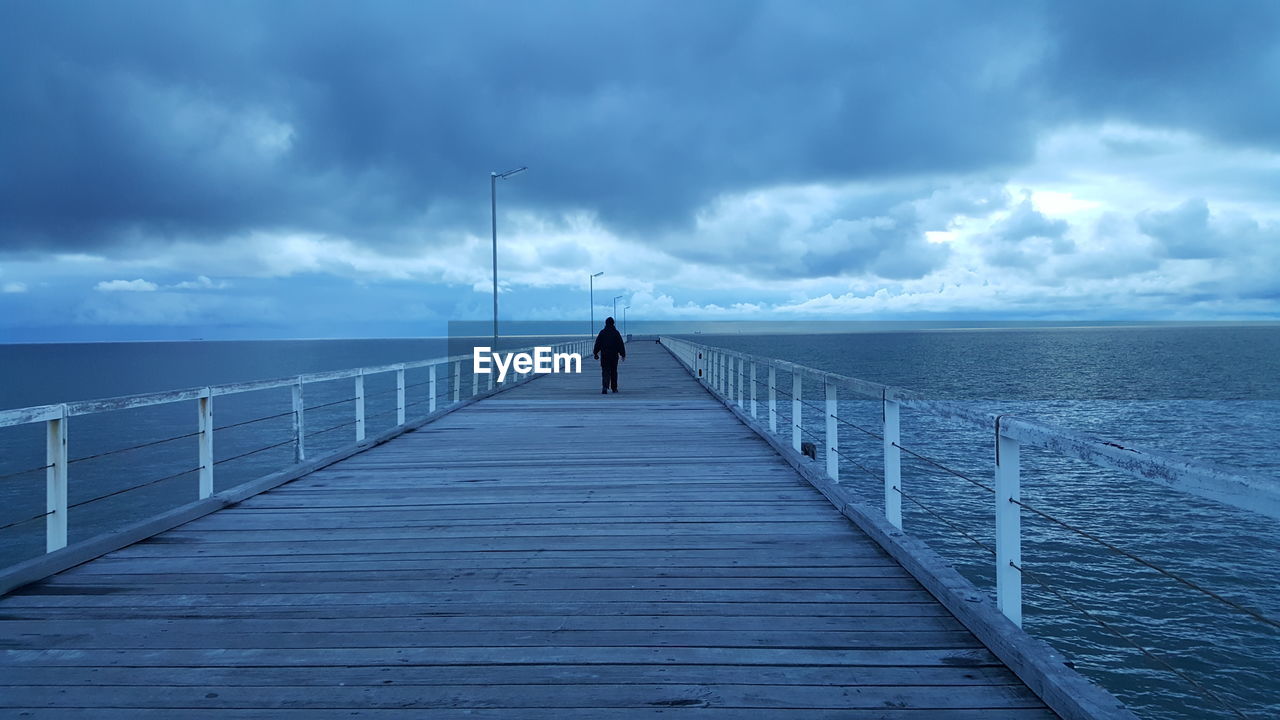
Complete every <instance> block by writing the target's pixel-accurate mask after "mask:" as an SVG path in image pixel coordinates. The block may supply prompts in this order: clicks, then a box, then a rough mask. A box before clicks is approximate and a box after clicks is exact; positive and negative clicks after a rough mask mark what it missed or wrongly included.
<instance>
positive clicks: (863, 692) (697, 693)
mask: <svg viewBox="0 0 1280 720" xmlns="http://www.w3.org/2000/svg"><path fill="white" fill-rule="evenodd" d="M157 690H159V692H157ZM111 694H112V703H113V705H114V706H116V707H134V708H136V707H153V708H154V707H160V708H165V707H174V706H175V705H177V706H178V707H191V706H198V707H206V708H210V707H213V708H276V707H280V708H335V707H346V708H361V709H365V708H371V709H372V708H404V707H413V708H493V707H506V708H520V709H522V710H523V709H526V708H572V707H576V708H602V709H603V708H609V709H614V708H648V707H654V706H666V707H693V708H700V709H701V708H708V707H722V708H747V707H749V708H788V707H803V708H810V709H829V710H841V709H845V710H848V709H857V710H873V709H880V708H884V707H898V708H918V709H929V710H938V709H944V710H949V709H992V708H1037V707H1040V702H1039V700H1038V699H1037V698H1036V697H1035V696H1034V695H1032V694H1031V692H1030V691H1028V690H1027V689H1026V688H1024V687H1021V686H1018V685H1000V686H978V687H975V686H967V685H952V686H944V687H933V686H919V685H915V686H906V687H902V686H893V685H888V686H885V685H871V686H862V687H850V686H840V685H834V686H833V685H794V684H785V685H748V686H741V685H729V684H693V685H691V684H650V685H645V684H631V683H627V684H601V683H592V684H581V685H569V684H562V685H530V684H524V683H522V684H491V685H474V684H468V685H411V686H404V685H399V684H387V685H384V686H383V687H378V688H369V687H360V686H356V687H350V686H347V685H339V686H321V687H307V686H273V687H252V686H251V687H224V686H220V685H206V686H203V687H202V686H177V687H173V686H168V687H163V688H140V687H137V686H132V685H129V686H124V687H116V688H112V690H111ZM3 702H4V703H15V704H22V705H31V706H37V707H67V706H70V707H76V706H78V705H79V704H80V703H81V702H82V701H80V700H78V699H77V698H76V697H75V696H68V694H67V693H63V692H61V691H60V690H59V689H58V688H55V687H48V686H37V687H29V688H14V689H13V690H12V691H11V694H10V695H9V697H7V698H6V699H5V700H4V701H3Z"/></svg>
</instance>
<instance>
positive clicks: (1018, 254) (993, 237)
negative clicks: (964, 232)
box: [985, 192, 1075, 268]
mask: <svg viewBox="0 0 1280 720" xmlns="http://www.w3.org/2000/svg"><path fill="white" fill-rule="evenodd" d="M1031 197H1032V196H1031V193H1030V192H1026V193H1024V194H1023V197H1022V201H1021V202H1020V203H1018V204H1017V205H1016V206H1015V207H1014V208H1013V210H1012V211H1011V212H1009V213H1008V214H1007V215H1005V216H1004V218H1003V219H1001V220H1000V221H999V222H997V223H996V224H995V225H994V226H993V227H992V228H991V232H990V233H988V234H987V235H986V237H985V243H986V245H987V247H986V252H985V257H986V260H987V262H989V263H991V264H992V265H994V266H995V267H1012V268H1033V267H1036V266H1037V265H1040V264H1042V263H1044V262H1045V261H1046V260H1048V259H1049V257H1051V256H1053V255H1062V254H1066V253H1070V252H1071V251H1072V250H1074V249H1075V244H1074V243H1073V242H1072V241H1071V240H1070V239H1069V238H1067V237H1066V233H1067V229H1068V227H1069V226H1068V224H1067V222H1066V221H1065V220H1061V219H1051V218H1049V217H1047V216H1045V215H1044V214H1043V213H1041V212H1040V211H1039V210H1037V209H1036V208H1035V206H1034V204H1033V203H1032V199H1031Z"/></svg>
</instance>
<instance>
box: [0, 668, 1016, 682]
mask: <svg viewBox="0 0 1280 720" xmlns="http://www.w3.org/2000/svg"><path fill="white" fill-rule="evenodd" d="M333 672H334V670H333V668H332V667H331V666H325V665H319V666H314V667H272V668H260V667H211V668H206V667H201V668H189V667H153V668H137V667H129V668H122V667H101V668H62V669H60V670H59V672H58V673H57V674H56V675H55V674H53V673H50V672H49V671H48V670H47V669H45V668H41V667H10V668H6V669H5V673H4V674H3V675H0V686H24V685H26V686H53V687H65V686H69V685H94V686H109V685H125V686H128V685H137V686H142V687H149V686H166V687H180V686H184V685H197V686H203V685H220V686H223V687H254V686H273V685H305V686H311V687H321V686H323V685H324V684H325V683H326V682H328V681H329V680H330V679H331V675H332V674H333ZM519 674H520V678H521V680H522V681H523V682H525V683H526V684H531V685H532V684H538V683H543V684H547V685H563V684H575V683H588V682H592V683H623V682H633V683H646V684H647V683H699V684H700V683H732V684H735V685H747V686H750V685H771V684H781V683H786V682H791V683H794V684H797V685H846V686H858V685H893V684H895V683H897V684H900V685H931V686H935V687H943V686H950V685H979V686H981V685H1018V684H1020V683H1019V681H1018V679H1017V678H1016V677H1015V676H1014V675H1013V673H1011V672H1009V671H1008V670H1007V669H1005V668H1001V667H929V668H913V667H841V668H839V671H838V672H833V669H832V668H831V667H830V666H803V665H800V666H797V665H783V666H779V665H521V666H520V667H519ZM512 675H513V672H512V669H511V668H506V667H502V666H467V665H454V666H450V665H403V664H399V665H396V664H393V665H373V666H367V667H347V668H343V670H342V682H343V683H345V684H346V685H348V686H353V687H357V686H382V685H388V684H401V685H488V684H491V683H492V684H497V683H504V682H506V683H509V682H511V681H512ZM388 681H390V682H388Z"/></svg>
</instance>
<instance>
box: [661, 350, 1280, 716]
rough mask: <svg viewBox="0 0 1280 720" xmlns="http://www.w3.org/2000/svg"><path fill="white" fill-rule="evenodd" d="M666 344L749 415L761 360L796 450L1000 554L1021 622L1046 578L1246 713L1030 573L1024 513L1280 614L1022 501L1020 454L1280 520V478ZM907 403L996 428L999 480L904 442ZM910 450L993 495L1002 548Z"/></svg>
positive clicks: (1000, 587)
mask: <svg viewBox="0 0 1280 720" xmlns="http://www.w3.org/2000/svg"><path fill="white" fill-rule="evenodd" d="M661 342H662V343H663V344H664V345H665V346H666V347H668V348H669V349H670V350H671V352H672V353H673V354H674V355H675V357H676V358H677V359H679V360H680V361H681V362H682V363H683V364H684V365H685V366H686V367H687V368H688V370H689V372H690V373H691V374H692V375H693V376H694V377H695V378H697V379H698V380H699V381H701V382H702V383H704V384H705V385H706V387H707V389H708V390H709V391H711V392H712V393H714V394H716V395H718V396H719V397H720V398H721V399H722V400H723V401H724V402H725V403H726V404H728V405H730V406H734V405H736V406H737V408H738V409H739V410H740V411H741V412H743V413H744V414H745V413H749V414H750V416H751V417H752V418H753V419H759V404H758V403H757V393H758V389H759V388H758V387H757V386H759V385H761V382H760V381H759V380H758V377H759V376H760V375H761V373H760V368H767V370H768V381H767V383H764V384H763V386H764V387H765V388H766V389H767V393H768V428H769V432H770V433H773V434H775V435H776V434H777V432H778V425H779V422H778V414H777V396H778V394H782V395H783V396H784V397H786V398H789V399H790V400H791V402H792V405H791V417H790V418H789V420H790V422H789V423H788V424H789V425H790V426H791V428H790V433H791V437H792V447H793V449H794V450H795V451H796V452H797V453H798V452H800V451H801V448H802V442H801V439H802V438H803V437H806V436H807V437H809V438H812V440H813V445H814V446H815V448H819V447H824V446H825V454H824V455H817V456H816V457H815V460H817V461H818V462H823V461H825V471H826V475H827V477H829V478H830V479H831V480H832V481H834V482H837V483H838V482H840V474H839V469H840V461H841V460H844V461H845V462H847V463H849V464H850V465H852V466H853V467H856V468H857V469H858V470H860V471H862V472H863V473H865V474H866V475H868V476H870V477H872V478H874V479H876V480H878V481H881V482H882V483H883V484H884V493H885V506H884V507H885V510H884V513H885V519H886V520H888V521H889V522H890V523H891V524H893V525H894V526H896V527H897V528H899V529H901V528H902V511H901V501H902V500H903V499H905V500H907V501H908V502H909V503H911V504H912V505H914V506H916V507H918V508H919V509H920V510H921V511H922V512H924V513H926V514H927V515H929V516H931V517H933V518H934V519H936V520H937V521H939V522H940V523H942V524H943V525H945V526H946V527H948V528H950V529H951V530H952V531H954V532H956V533H957V534H959V535H960V536H962V537H964V538H965V539H967V540H968V541H970V542H972V543H973V544H974V545H976V546H978V547H979V548H981V549H982V550H983V551H985V552H986V553H988V554H990V555H991V556H992V557H993V559H994V561H995V575H996V605H997V607H998V608H999V610H1000V611H1001V612H1002V613H1004V614H1005V616H1007V617H1008V618H1009V619H1010V620H1011V621H1013V622H1014V623H1016V624H1018V625H1021V624H1022V578H1023V576H1024V575H1025V576H1026V577H1027V578H1029V579H1031V580H1033V581H1034V582H1036V583H1038V584H1041V585H1043V586H1044V587H1045V589H1046V590H1047V591H1049V592H1051V593H1052V594H1054V595H1055V596H1057V597H1058V598H1059V599H1060V600H1062V601H1063V602H1064V603H1065V604H1068V605H1070V606H1071V607H1072V608H1074V609H1076V610H1077V611H1079V612H1081V613H1083V614H1084V615H1085V616H1086V617H1088V618H1089V619H1091V620H1093V621H1094V622H1098V623H1099V624H1100V625H1102V627H1103V628H1104V629H1106V630H1107V631H1108V632H1111V633H1112V634H1115V635H1116V636H1117V637H1118V638H1120V639H1121V640H1123V641H1124V642H1126V643H1127V644H1130V645H1132V646H1133V647H1135V648H1137V649H1138V650H1139V651H1140V652H1141V653H1143V654H1144V655H1146V656H1147V657H1149V658H1151V659H1153V660H1154V661H1156V662H1158V664H1159V665H1161V666H1162V667H1164V668H1165V669H1167V670H1168V671H1170V672H1172V673H1173V674H1175V675H1176V676H1177V677H1179V678H1181V679H1182V680H1183V681H1185V682H1187V683H1188V684H1189V685H1190V686H1192V688H1194V689H1195V691H1196V692H1199V693H1200V694H1201V695H1203V696H1205V697H1206V698H1209V699H1211V700H1213V701H1215V702H1216V703H1218V704H1220V705H1222V706H1223V707H1224V708H1226V709H1227V710H1228V711H1230V712H1232V713H1234V714H1236V715H1237V716H1240V717H1244V716H1243V715H1242V714H1241V713H1240V711H1239V710H1238V709H1236V708H1235V707H1233V706H1231V705H1230V704H1229V703H1227V702H1226V701H1225V700H1224V699H1223V698H1222V697H1221V696H1219V695H1218V694H1216V693H1213V692H1212V691H1210V690H1209V689H1208V688H1206V687H1205V686H1204V685H1202V684H1201V683H1199V682H1196V681H1195V680H1194V679H1193V678H1191V677H1190V676H1188V675H1187V674H1186V673H1184V672H1182V671H1179V670H1177V669H1176V668H1174V667H1173V666H1172V665H1170V664H1169V663H1167V662H1165V661H1164V660H1163V659H1162V658H1160V657H1159V656H1158V655H1156V654H1155V653H1153V652H1152V651H1150V650H1148V649H1147V648H1145V647H1143V646H1142V645H1140V644H1138V643H1137V642H1135V641H1134V640H1133V639H1132V638H1131V637H1130V636H1128V635H1127V634H1125V633H1123V632H1121V631H1120V630H1118V629H1117V628H1115V627H1114V626H1113V625H1112V624H1110V623H1107V622H1106V621H1104V620H1102V619H1101V618H1099V617H1098V616H1097V615H1096V614H1094V613H1090V612H1088V611H1087V610H1085V609H1084V608H1082V607H1081V606H1079V605H1078V604H1077V603H1075V602H1073V601H1071V600H1070V599H1069V598H1067V597H1065V596H1064V595H1063V594H1062V593H1060V592H1059V590H1058V589H1057V588H1055V587H1053V585H1052V584H1050V583H1047V582H1046V581H1045V580H1044V578H1043V577H1041V576H1039V575H1036V574H1033V573H1031V572H1030V571H1028V570H1027V569H1026V567H1025V566H1024V564H1023V562H1022V537H1021V535H1022V532H1021V518H1020V515H1019V511H1020V510H1027V511H1028V512H1030V513H1032V514H1033V515H1035V516H1037V517H1039V518H1042V519H1044V520H1047V521H1049V522H1051V523H1054V524H1055V525H1058V526H1060V527H1062V528H1064V529H1066V530H1068V531H1070V532H1072V533H1075V534H1076V535H1078V536H1081V537H1084V538H1086V539H1088V540H1090V541H1092V542H1094V543H1097V544H1098V545H1100V546H1102V547H1104V548H1106V549H1108V550H1110V551H1112V552H1114V553H1116V554H1118V555H1120V556H1122V557H1124V558H1127V559H1129V560H1131V561H1134V562H1136V563H1138V564H1139V565H1142V566H1144V567H1146V568H1148V569H1150V570H1153V571H1155V572H1157V573H1159V574H1161V575H1164V576H1166V577H1168V578H1170V579H1172V580H1173V581H1175V582H1177V583H1179V584H1181V585H1182V586H1184V587H1186V588H1188V589H1190V590H1192V591H1194V592H1197V593H1200V594H1201V595H1204V596H1206V597H1209V598H1211V599H1213V600H1215V601H1217V602H1219V603H1221V604H1223V605H1224V606H1226V607H1228V608H1230V609H1231V610H1233V611H1235V612H1237V613H1240V614H1241V615H1243V616H1248V617H1250V618H1252V619H1253V620H1255V621H1257V622H1259V623H1261V624H1263V625H1266V626H1269V627H1270V628H1273V629H1280V620H1277V619H1275V618H1271V617H1268V616H1266V615H1265V614H1263V613H1261V612H1259V611H1257V610H1254V609H1253V608H1250V607H1247V606H1246V605H1243V604H1241V603H1239V602H1237V601H1235V600H1232V599H1231V598H1228V597H1225V596H1223V595H1222V594H1220V593H1217V592H1214V591H1213V590H1210V589H1208V588H1205V587H1203V586H1202V585H1200V584H1198V583H1196V582H1195V581H1193V580H1190V579H1188V578H1187V577H1184V576H1183V575H1181V574H1179V573H1176V572H1173V571H1171V570H1168V569H1167V568H1164V567H1162V566H1160V565H1158V564H1155V563H1152V562H1150V561H1148V560H1146V559H1144V558H1142V557H1140V556H1138V555H1137V554H1135V553H1133V552H1130V551H1127V550H1125V549H1123V548H1121V547H1119V546H1117V545H1116V544H1115V543H1112V542H1109V541H1108V540H1106V539H1104V538H1102V537H1099V536H1098V535H1097V534H1095V533H1091V532H1089V531H1086V530H1083V529H1081V528H1079V527H1076V526H1075V525H1073V524H1071V523H1068V522H1065V521H1063V520H1060V519H1058V518H1056V517H1054V516H1053V515H1051V514H1049V513H1047V512H1045V511H1044V510H1041V509H1040V508H1037V507H1034V506H1033V505H1031V504H1029V503H1025V502H1023V501H1022V500H1021V497H1020V483H1021V479H1020V465H1021V460H1020V453H1021V447H1022V446H1023V445H1028V446H1032V447H1038V448H1042V449H1044V450H1048V451H1049V452H1051V453H1055V454H1057V455H1060V456H1065V457H1069V458H1074V459H1077V460H1082V461H1085V462H1088V463H1090V464H1093V465H1096V466H1100V467H1104V468H1108V469H1112V470H1118V471H1121V472H1124V473H1127V474H1130V475H1134V476H1137V477H1140V478H1145V479H1149V480H1154V481H1157V482H1159V483H1161V484H1163V485H1166V486H1169V487H1172V488H1175V489H1178V490H1182V491H1186V492H1189V493H1192V494H1195V495H1198V496H1201V497H1206V498H1210V499H1214V500H1217V501H1220V502H1223V503H1225V504H1229V505H1232V506H1235V507H1239V508H1243V509H1247V510H1250V511H1254V512H1259V513H1261V514H1263V515H1267V516H1270V517H1273V518H1280V494H1278V493H1277V492H1276V490H1275V489H1274V488H1275V486H1274V485H1272V484H1266V481H1264V480H1263V479H1261V478H1255V477H1250V476H1247V475H1244V474H1242V473H1237V472H1229V471H1226V470H1223V469H1220V468H1217V467H1214V466H1212V465H1209V464H1207V463H1202V462H1198V461H1193V460H1187V459H1185V458H1180V457H1178V456H1176V455H1172V454H1169V453H1163V452H1154V451H1150V450H1144V449H1140V448H1132V447H1125V446H1122V445H1120V444H1118V443H1113V442H1107V441H1105V440H1101V439H1098V438H1094V437H1091V436H1088V435H1084V434H1081V433H1077V432H1074V431H1071V430H1067V429H1064V428H1060V427H1056V426H1053V425H1048V424H1045V423H1041V422H1037V421H1033V420H1027V419H1023V418H1015V417H1012V416H1010V415H1008V414H996V413H991V412H987V411H985V410H983V409H981V408H976V407H972V406H970V405H966V404H961V403H956V402H947V401H939V400H934V399H931V398H927V397H925V396H923V395H921V394H920V393H916V392H913V391H910V390H904V389H902V388H896V387H892V386H888V385H881V384H878V383H873V382H868V381H865V380H859V379H857V378H851V377H847V376H844V375H839V374H836V373H831V372H827V371H824V370H819V369H816V368H812V367H808V366H805V365H800V364H797V363H793V362H788V361H784V360H777V359H774V358H766V357H761V356H757V355H751V354H747V353H741V352H737V351H734V350H729V349H726V348H719V347H714V346H710V345H704V344H701V343H694V342H690V341H688V340H685V339H682V338H674V337H666V336H663V337H662V338H661ZM779 371H781V372H784V373H788V374H790V375H791V391H790V392H787V391H786V390H783V389H781V388H779V387H778V378H777V375H778V372H779ZM748 378H749V379H748ZM805 379H809V380H810V381H813V382H816V383H820V384H821V386H822V388H823V391H824V394H825V403H824V404H822V405H819V404H817V403H816V402H810V401H807V400H806V399H805V398H804V397H803V391H804V382H803V381H804V380H805ZM744 382H749V383H750V391H749V397H750V401H749V403H748V402H747V401H746V399H745V398H746V396H747V395H748V393H744V390H743V383H744ZM840 390H846V391H850V392H851V393H852V394H853V395H854V396H855V397H860V398H864V399H871V400H878V401H880V404H881V418H880V419H881V424H882V432H879V433H877V432H875V431H873V430H870V429H868V428H866V427H863V426H861V425H857V424H855V423H852V422H849V421H848V420H845V419H843V418H841V417H840V412H839V405H838V403H837V402H836V399H837V393H838V392H839V391H840ZM806 408H807V409H809V410H810V411H816V412H817V413H818V414H819V415H820V417H822V418H823V421H824V423H825V426H826V429H825V433H824V434H819V433H818V432H816V431H815V429H811V428H809V427H805V412H804V411H805V409H806ZM903 408H907V409H910V410H916V411H922V412H924V413H926V414H930V415H933V416H936V417H942V418H944V419H947V420H951V421H954V422H957V423H960V424H962V425H967V426H970V427H975V428H978V429H981V430H983V431H985V432H990V433H992V434H993V436H994V437H993V441H994V442H993V445H994V448H993V449H994V456H995V463H994V464H995V467H994V473H993V474H994V482H993V483H990V484H988V483H984V482H980V481H978V480H975V479H974V478H973V477H971V476H970V475H971V473H963V472H959V471H957V470H954V469H952V468H950V467H948V466H947V465H946V464H944V463H942V462H940V461H938V460H936V459H934V458H931V457H929V456H927V455H925V454H924V453H922V452H919V451H917V450H915V449H912V448H909V447H907V446H905V445H903V444H902V442H901V437H900V432H899V429H900V428H899V418H900V413H901V410H902V409H903ZM810 417H812V414H810ZM840 426H846V427H851V428H853V429H854V430H857V431H858V432H860V433H862V434H864V435H866V436H868V437H870V438H872V439H875V440H879V441H880V442H881V443H882V448H883V463H884V471H883V472H882V473H879V472H876V471H875V470H872V469H871V468H869V467H867V466H866V465H865V464H863V463H862V462H859V460H858V459H855V458H853V457H851V456H850V455H849V454H847V453H846V452H844V451H842V450H841V449H840V447H839V438H838V435H839V427H840ZM902 453H906V454H908V455H909V456H912V457H913V458H914V459H916V460H919V461H921V462H923V463H925V464H927V465H928V466H930V467H931V468H933V469H936V470H938V471H941V472H942V473H944V474H945V475H948V476H954V477H956V478H959V479H961V480H964V481H965V482H967V483H969V484H971V485H974V486H976V487H978V488H980V489H982V490H984V491H985V492H987V493H991V494H992V495H993V496H994V506H995V507H994V510H995V543H994V546H992V545H989V544H987V543H985V542H983V541H982V540H979V539H978V538H976V537H974V536H973V534H971V533H970V532H968V531H966V530H965V529H964V528H962V527H960V526H959V525H958V524H957V523H955V522H953V520H952V519H950V518H948V517H947V515H946V513H944V512H942V511H939V510H938V509H936V508H931V507H929V505H928V504H927V503H925V502H924V501H923V500H922V499H920V498H918V497H915V496H913V495H911V494H908V493H907V492H906V491H905V490H904V489H903V487H902V475H901V461H902ZM815 455H816V453H815Z"/></svg>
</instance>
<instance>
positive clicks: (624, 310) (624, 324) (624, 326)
mask: <svg viewBox="0 0 1280 720" xmlns="http://www.w3.org/2000/svg"><path fill="white" fill-rule="evenodd" d="M630 309H631V306H630V305H628V306H626V307H624V308H622V334H623V335H626V334H627V311H628V310H630Z"/></svg>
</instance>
